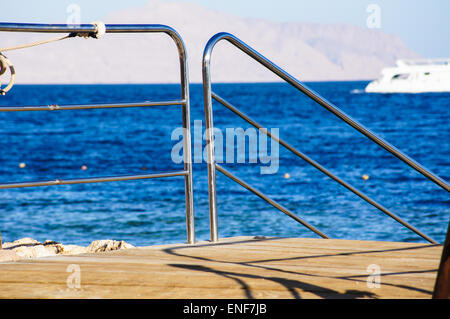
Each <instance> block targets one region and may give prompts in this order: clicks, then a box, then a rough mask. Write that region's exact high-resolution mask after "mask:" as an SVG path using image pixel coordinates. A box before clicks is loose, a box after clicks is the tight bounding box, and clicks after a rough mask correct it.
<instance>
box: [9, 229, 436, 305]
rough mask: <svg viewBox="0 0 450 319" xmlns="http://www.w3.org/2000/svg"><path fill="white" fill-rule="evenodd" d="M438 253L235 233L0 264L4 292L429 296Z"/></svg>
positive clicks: (428, 248) (423, 247)
mask: <svg viewBox="0 0 450 319" xmlns="http://www.w3.org/2000/svg"><path fill="white" fill-rule="evenodd" d="M441 254H442V245H429V244H418V243H398V242H374V241H354V240H334V239H309V238H263V239H255V238H253V237H234V238H228V239H221V240H220V242H219V243H216V244H212V243H209V242H199V243H197V244H195V245H186V244H178V245H164V246H151V247H144V248H136V249H126V250H118V251H111V252H105V253H100V254H85V255H74V256H56V257H47V258H39V259H33V260H22V261H17V262H8V263H0V298H151V299H159V298H182V299H185V298H188V299H190V298H214V299H222V298H227V299H228V298H431V296H432V292H433V288H434V284H435V280H436V275H437V269H438V267H439V260H440V256H441ZM69 265H75V266H70V267H69ZM370 265H372V266H370ZM77 267H79V268H77ZM368 267H369V270H370V269H372V270H377V269H379V271H380V277H379V279H380V285H379V288H376V287H369V285H368V283H367V278H368V276H374V275H376V274H375V273H371V272H370V271H368ZM74 269H79V270H80V272H79V274H80V276H79V279H80V281H79V283H80V285H79V288H76V287H74V283H76V280H75V281H73V279H74V277H73V276H74V275H75V274H76V272H70V270H72V271H73V270H74ZM68 270H69V272H68ZM71 276H72V277H71ZM68 282H69V285H68Z"/></svg>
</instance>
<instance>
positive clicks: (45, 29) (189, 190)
mask: <svg viewBox="0 0 450 319" xmlns="http://www.w3.org/2000/svg"><path fill="white" fill-rule="evenodd" d="M105 29H106V30H105V31H106V33H166V34H167V35H169V36H170V37H171V38H172V40H173V41H174V42H175V45H176V47H177V50H178V55H179V63H180V83H181V100H176V101H165V102H159V103H158V102H145V103H126V104H124V103H122V104H103V105H98V104H92V105H78V106H56V107H51V108H50V107H45V106H40V107H34V106H31V107H1V106H0V111H43V110H69V109H72V110H73V109H94V108H119V107H141V106H156V105H181V106H182V119H183V159H184V171H182V172H176V173H164V174H148V175H142V176H119V177H106V178H104V177H101V178H90V179H84V180H68V181H62V180H56V181H44V182H32V183H10V184H1V185H0V188H15V187H35V186H49V185H64V184H73V183H93V182H107V181H112V180H132V179H143V178H156V177H170V176H184V178H185V198H186V228H187V242H188V243H189V244H193V243H195V227H194V196H193V182H192V151H191V127H190V97H189V72H188V71H189V70H188V60H187V51H186V46H185V44H184V42H183V40H182V38H181V36H180V35H179V34H178V33H177V32H176V31H175V30H174V29H173V28H171V27H169V26H166V25H162V24H107V25H105ZM0 31H9V32H42V33H67V32H70V33H86V32H88V33H89V32H95V31H96V27H95V25H93V24H77V25H75V24H73V25H70V24H39V23H0Z"/></svg>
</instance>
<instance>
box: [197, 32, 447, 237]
mask: <svg viewBox="0 0 450 319" xmlns="http://www.w3.org/2000/svg"><path fill="white" fill-rule="evenodd" d="M221 40H227V41H228V42H230V43H231V44H232V45H234V46H235V47H237V48H238V49H240V50H241V51H243V52H244V53H246V54H247V55H249V56H250V57H251V58H252V59H254V60H256V61H257V62H259V63H260V64H262V65H263V66H264V67H266V68H267V69H269V70H270V71H272V72H273V73H275V74H276V75H278V76H279V77H280V78H281V79H283V80H284V81H286V82H287V83H289V84H291V85H292V86H294V87H295V88H297V89H298V90H299V91H300V92H302V93H304V94H305V95H306V96H308V97H309V98H311V99H312V100H313V101H315V102H316V103H318V104H319V105H321V106H322V107H324V108H325V109H326V110H328V111H329V112H331V113H333V114H334V115H335V116H337V117H338V118H339V119H341V120H342V121H344V122H345V123H347V124H348V125H350V126H351V127H353V128H354V129H356V130H357V131H358V132H360V133H361V134H363V135H365V136H366V137H368V138H369V139H370V140H371V141H373V142H375V143H376V144H378V145H379V146H381V147H382V148H383V149H385V150H387V151H388V152H390V153H391V154H393V155H394V156H396V157H397V158H399V159H400V160H402V161H403V162H405V163H406V164H408V165H409V166H411V167H412V168H413V169H415V170H416V171H417V172H419V173H421V174H422V175H424V176H425V177H426V178H428V179H429V180H431V181H433V182H434V183H435V184H437V185H439V186H440V187H442V188H444V189H445V190H447V191H450V187H449V185H448V184H447V183H446V182H445V181H444V180H443V179H441V178H440V177H439V176H437V175H435V174H433V173H432V172H431V171H429V170H428V169H426V168H425V167H423V166H422V165H420V164H419V163H417V162H416V161H414V160H413V159H412V158H410V157H408V156H407V155H406V154H404V153H402V152H401V151H400V150H398V149H396V148H395V147H394V146H392V145H391V144H389V143H388V142H387V141H385V140H384V139H382V138H381V137H378V136H377V135H375V134H374V133H372V132H371V131H370V130H369V129H367V128H365V127H364V126H363V125H361V124H360V123H358V122H357V121H356V120H354V119H352V118H351V117H350V116H348V115H347V114H345V113H344V112H343V111H341V110H340V109H339V108H337V107H336V106H335V105H333V104H332V103H330V102H328V101H327V100H325V99H324V98H323V97H321V96H320V95H319V94H317V93H316V92H314V91H312V90H311V89H309V88H307V87H306V86H305V85H304V84H302V83H301V82H300V81H298V80H297V79H296V78H295V77H293V76H292V75H290V74H289V73H287V72H286V71H284V70H283V69H281V68H280V67H279V66H277V65H276V64H274V63H273V62H271V61H270V60H268V59H267V58H266V57H264V56H263V55H261V54H260V53H259V52H257V51H255V50H254V49H253V48H251V47H250V46H248V45H247V44H246V43H244V42H242V41H241V40H240V39H238V38H236V37H235V36H233V35H232V34H230V33H226V32H221V33H218V34H216V35H214V36H213V37H212V38H211V39H210V40H209V41H208V43H207V44H206V46H205V50H204V52H203V65H202V67H203V95H204V101H205V121H206V131H207V132H206V138H207V155H208V187H209V199H210V206H209V211H210V223H211V240H212V241H217V240H218V234H217V233H218V231H217V199H216V197H217V194H216V168H217V167H216V163H215V158H214V136H213V110H212V98H213V97H214V99H216V100H217V101H219V102H220V103H221V104H223V105H224V106H226V107H227V108H228V109H230V110H231V111H233V112H234V113H235V114H237V115H238V116H240V117H241V118H243V119H244V120H246V121H247V122H249V123H250V124H252V125H253V126H255V127H256V128H259V129H260V130H261V126H260V125H259V124H257V123H256V122H254V121H253V120H251V119H250V118H248V117H247V116H246V115H245V114H243V113H242V112H240V111H238V110H237V109H236V108H235V107H233V106H232V105H230V104H229V103H227V102H226V101H224V100H223V99H222V98H220V97H219V96H217V95H216V94H214V93H213V92H212V90H211V54H212V51H213V48H214V46H215V45H216V43H217V42H219V41H221ZM265 134H266V135H268V136H269V137H271V138H272V139H275V140H276V141H277V142H279V143H280V144H282V145H283V146H284V147H286V148H287V149H289V150H290V151H291V152H293V153H294V154H296V155H297V156H299V157H300V158H302V159H303V160H305V161H306V162H308V163H309V164H310V165H312V166H313V167H315V168H317V169H318V170H319V171H321V172H322V173H324V174H325V175H327V176H328V177H330V178H331V179H333V180H335V181H336V182H338V183H339V184H341V185H342V186H344V187H346V188H347V189H348V190H350V191H351V192H353V193H354V194H356V195H358V196H359V197H360V198H362V199H363V200H365V201H366V202H368V203H369V204H371V205H373V206H374V207H376V208H378V209H379V210H380V211H382V212H383V213H384V214H386V215H388V216H389V217H391V218H393V219H394V220H396V221H397V222H399V223H400V224H402V225H403V226H405V227H407V228H408V229H410V230H412V231H413V232H415V233H416V234H418V235H419V236H421V237H422V238H424V239H426V240H427V241H429V242H431V243H436V241H434V240H433V239H432V238H430V237H428V236H427V235H425V234H423V233H422V232H420V231H419V230H417V229H416V228H414V227H413V226H411V225H409V224H408V223H407V222H405V221H403V220H402V219H401V218H399V217H398V216H396V215H395V214H393V213H391V212H390V211H389V210H387V209H386V208H385V207H383V206H382V205H380V204H379V203H377V202H375V201H374V200H372V199H371V198H369V197H368V196H366V195H365V194H363V193H362V192H360V191H359V190H357V189H356V188H354V187H353V186H351V185H350V184H348V183H346V182H345V181H343V180H342V179H340V178H339V177H337V176H335V175H334V174H332V173H331V172H329V171H328V170H326V169H325V168H324V167H322V166H321V165H320V164H318V163H317V162H315V161H313V160H312V159H311V158H309V157H308V156H306V155H305V154H303V153H301V152H300V151H298V150H296V149H295V148H293V147H292V146H290V145H289V144H287V143H286V142H284V141H283V140H281V139H279V138H278V137H275V136H272V135H271V134H270V133H268V132H265Z"/></svg>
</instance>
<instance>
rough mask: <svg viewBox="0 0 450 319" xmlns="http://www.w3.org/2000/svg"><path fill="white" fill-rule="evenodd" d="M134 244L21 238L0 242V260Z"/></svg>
mask: <svg viewBox="0 0 450 319" xmlns="http://www.w3.org/2000/svg"><path fill="white" fill-rule="evenodd" d="M128 248H134V246H132V245H130V244H128V243H126V242H125V241H123V240H122V241H116V240H110V239H106V240H96V241H93V242H92V243H91V244H90V245H89V246H87V247H83V246H77V245H63V244H61V243H57V242H55V241H52V240H46V241H44V242H43V243H41V242H39V241H37V240H35V239H32V238H22V239H19V240H16V241H13V242H6V243H3V244H0V262H8V261H17V260H22V259H30V258H39V257H49V256H56V255H77V254H86V253H99V252H104V251H111V250H118V249H128Z"/></svg>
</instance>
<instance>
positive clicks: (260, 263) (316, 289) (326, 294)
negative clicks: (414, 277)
mask: <svg viewBox="0 0 450 319" xmlns="http://www.w3.org/2000/svg"><path fill="white" fill-rule="evenodd" d="M279 239H282V238H263V239H259V238H258V239H257V240H255V239H249V240H247V239H246V240H241V241H233V242H221V243H220V242H219V243H206V244H199V245H196V246H192V245H183V246H175V247H169V248H165V249H163V252H165V253H166V254H169V255H172V256H177V257H183V258H188V259H190V260H197V261H199V262H202V265H193V264H175V263H172V264H169V266H171V267H176V268H182V269H188V270H194V271H199V272H205V273H211V274H216V275H219V276H222V277H224V278H228V279H231V280H234V281H235V282H237V283H238V284H239V285H240V286H241V288H242V289H243V290H244V292H245V295H246V297H247V298H254V296H253V294H252V291H251V288H250V286H249V284H248V283H247V282H246V281H245V279H260V280H267V281H270V282H273V283H277V284H279V285H281V286H282V287H284V288H285V289H286V290H287V291H289V293H290V294H291V296H292V298H296V299H300V298H301V296H300V294H299V292H298V291H297V290H296V289H299V290H301V291H304V292H308V293H313V294H315V295H317V296H318V297H321V298H335V299H339V298H346V299H354V298H364V297H368V298H378V297H379V296H378V295H377V294H376V293H374V292H370V291H367V290H347V291H345V292H344V293H340V292H338V291H336V290H334V289H330V288H327V287H323V286H318V285H314V284H311V283H307V282H303V281H299V280H293V279H287V278H283V277H278V276H261V275H255V274H249V273H241V272H235V271H223V270H219V269H214V268H211V267H208V266H205V263H209V262H214V263H223V264H228V265H236V266H244V267H249V268H251V269H255V268H258V269H264V270H268V271H273V272H277V273H280V274H290V275H300V276H308V277H317V278H329V279H332V280H343V281H353V282H364V283H365V282H366V280H365V279H361V278H364V277H368V276H369V274H368V275H350V276H326V275H319V274H314V273H305V272H299V271H291V270H286V269H281V268H277V267H273V266H268V265H264V263H268V262H273V261H290V260H303V259H312V258H325V257H335V256H352V255H360V254H372V253H383V252H393V251H405V250H420V249H424V248H429V247H434V246H442V245H433V244H431V245H430V244H419V245H417V246H413V247H403V248H394V249H376V250H364V251H356V252H342V253H335V254H321V255H308V256H296V257H287V258H272V259H261V260H253V261H245V262H243V261H229V260H220V259H214V258H210V257H203V256H193V255H189V254H185V253H182V252H181V251H182V250H184V249H189V248H190V249H192V248H201V247H216V246H230V245H235V244H245V243H255V242H260V241H274V240H279ZM319 240H320V239H319ZM431 272H437V269H429V270H419V271H404V272H391V273H382V274H380V276H392V275H403V274H413V273H431ZM380 284H381V285H382V286H383V285H384V286H391V287H396V288H401V289H406V290H410V291H417V292H421V293H424V294H427V295H430V296H431V295H432V291H430V290H426V289H422V288H418V287H413V286H410V285H405V284H392V283H387V282H381V283H380Z"/></svg>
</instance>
